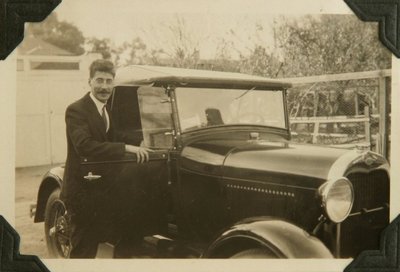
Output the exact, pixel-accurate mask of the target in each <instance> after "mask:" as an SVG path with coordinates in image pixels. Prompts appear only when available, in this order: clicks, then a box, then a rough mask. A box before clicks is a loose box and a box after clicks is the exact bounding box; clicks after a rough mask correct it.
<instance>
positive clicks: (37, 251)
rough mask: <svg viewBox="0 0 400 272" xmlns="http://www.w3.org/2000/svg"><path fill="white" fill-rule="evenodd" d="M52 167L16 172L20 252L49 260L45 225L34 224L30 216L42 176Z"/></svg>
mask: <svg viewBox="0 0 400 272" xmlns="http://www.w3.org/2000/svg"><path fill="white" fill-rule="evenodd" d="M50 168H52V166H51V165H45V166H37V167H26V168H17V169H16V170H15V183H16V184H15V217H16V218H15V229H16V230H17V232H18V233H19V235H20V238H21V239H20V241H21V242H20V252H21V254H24V255H37V256H38V257H40V258H49V256H48V253H47V249H46V241H45V239H44V228H43V223H33V218H31V217H30V216H29V208H30V205H31V204H34V203H36V198H37V192H38V189H39V185H40V182H41V179H42V176H43V175H44V174H45V173H46V172H47V171H48V170H49V169H50Z"/></svg>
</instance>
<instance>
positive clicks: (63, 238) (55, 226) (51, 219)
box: [44, 188, 71, 258]
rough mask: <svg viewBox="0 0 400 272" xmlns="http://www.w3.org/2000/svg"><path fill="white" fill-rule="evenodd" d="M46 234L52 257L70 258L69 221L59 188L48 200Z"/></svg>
mask: <svg viewBox="0 0 400 272" xmlns="http://www.w3.org/2000/svg"><path fill="white" fill-rule="evenodd" d="M44 232H45V237H46V243H47V249H48V252H49V255H50V257H51V258H68V257H69V253H70V251H71V243H70V238H69V220H68V216H67V210H66V208H65V204H64V202H62V201H61V200H60V189H59V188H57V189H56V190H54V191H53V192H52V193H51V194H50V196H49V198H48V200H47V203H46V211H45V218H44Z"/></svg>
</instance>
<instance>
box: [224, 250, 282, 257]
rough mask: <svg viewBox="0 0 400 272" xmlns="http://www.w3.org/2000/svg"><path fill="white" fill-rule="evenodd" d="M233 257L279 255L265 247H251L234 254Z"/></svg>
mask: <svg viewBox="0 0 400 272" xmlns="http://www.w3.org/2000/svg"><path fill="white" fill-rule="evenodd" d="M230 258H232V259H276V258H278V256H276V255H275V254H273V253H272V252H271V251H270V250H268V249H265V248H250V249H246V250H243V251H240V252H238V253H236V254H235V255H232V256H231V257H230Z"/></svg>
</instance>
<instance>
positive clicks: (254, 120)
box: [176, 88, 286, 132]
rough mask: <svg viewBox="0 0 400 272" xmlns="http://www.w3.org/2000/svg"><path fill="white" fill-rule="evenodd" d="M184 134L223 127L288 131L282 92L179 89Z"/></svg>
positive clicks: (179, 106) (177, 95) (179, 105)
mask: <svg viewBox="0 0 400 272" xmlns="http://www.w3.org/2000/svg"><path fill="white" fill-rule="evenodd" d="M176 99H177V105H178V112H179V116H180V124H181V130H182V132H186V131H190V130H194V129H199V128H203V127H213V126H221V125H261V126H272V127H278V128H286V122H285V110H284V101H283V91H272V90H271V91H268V90H254V89H246V90H245V89H211V88H208V89H207V88H177V89H176Z"/></svg>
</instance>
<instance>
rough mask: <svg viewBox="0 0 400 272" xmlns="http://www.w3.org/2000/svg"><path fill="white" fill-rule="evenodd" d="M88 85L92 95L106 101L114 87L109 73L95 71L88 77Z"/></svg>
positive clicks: (112, 78)
mask: <svg viewBox="0 0 400 272" xmlns="http://www.w3.org/2000/svg"><path fill="white" fill-rule="evenodd" d="M89 85H90V87H91V92H92V94H93V95H94V97H96V99H97V100H99V101H101V102H103V103H106V102H107V99H108V98H110V96H111V93H112V90H113V87H114V77H113V75H112V74H110V73H106V72H99V71H96V72H95V74H94V76H93V77H92V78H91V79H89Z"/></svg>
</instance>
